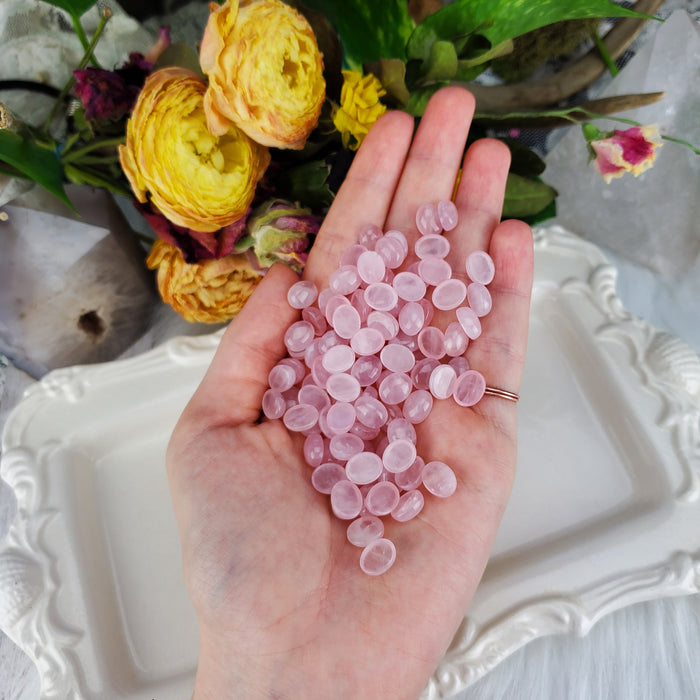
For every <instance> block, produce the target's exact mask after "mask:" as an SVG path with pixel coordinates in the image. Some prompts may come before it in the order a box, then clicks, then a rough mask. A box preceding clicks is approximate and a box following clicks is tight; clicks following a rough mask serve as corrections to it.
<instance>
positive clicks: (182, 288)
mask: <svg viewBox="0 0 700 700" xmlns="http://www.w3.org/2000/svg"><path fill="white" fill-rule="evenodd" d="M146 263H147V264H148V267H150V268H151V269H152V270H158V273H157V281H158V291H159V292H160V295H161V297H162V298H163V301H165V302H166V303H168V304H170V306H172V307H173V309H175V311H177V312H178V313H179V314H180V315H181V316H182V317H183V318H184V319H186V320H187V321H199V322H202V323H220V322H222V321H228V320H229V319H231V318H233V317H234V316H235V315H236V314H237V313H238V312H239V311H240V310H241V309H242V308H243V305H244V304H245V303H246V301H248V297H249V296H250V295H251V294H252V293H253V290H254V289H255V287H257V285H258V282H260V280H261V279H262V275H261V274H260V273H259V272H257V271H256V270H254V269H253V267H252V266H251V265H250V263H249V262H248V258H247V257H246V256H245V255H237V254H235V253H233V254H231V255H226V256H224V257H223V258H218V259H210V260H200V261H199V262H196V263H192V264H189V263H186V262H185V260H184V258H183V257H182V253H181V252H180V249H179V248H177V247H176V246H174V245H171V244H170V243H166V242H165V241H163V240H161V239H160V238H159V239H157V240H156V241H155V243H154V244H153V248H152V249H151V253H150V255H149V256H148V259H147V261H146Z"/></svg>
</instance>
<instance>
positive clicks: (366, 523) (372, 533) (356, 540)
mask: <svg viewBox="0 0 700 700" xmlns="http://www.w3.org/2000/svg"><path fill="white" fill-rule="evenodd" d="M383 534H384V523H383V522H382V521H381V520H380V519H379V518H378V517H377V516H376V515H362V516H360V517H359V518H358V519H357V520H353V521H352V522H351V523H350V524H349V525H348V529H347V537H348V542H350V544H354V545H355V546H356V547H366V546H367V545H368V544H369V543H370V542H372V541H373V540H378V539H379V538H380V537H381V536H382V535H383Z"/></svg>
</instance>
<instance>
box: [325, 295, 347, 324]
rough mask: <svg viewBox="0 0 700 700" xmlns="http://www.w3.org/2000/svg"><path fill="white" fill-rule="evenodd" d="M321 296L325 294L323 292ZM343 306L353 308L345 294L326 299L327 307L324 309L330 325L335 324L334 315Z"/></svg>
mask: <svg viewBox="0 0 700 700" xmlns="http://www.w3.org/2000/svg"><path fill="white" fill-rule="evenodd" d="M324 291H325V290H324ZM321 294H323V292H321ZM341 306H351V304H350V300H349V299H348V298H347V297H346V296H345V295H343V294H336V293H334V294H332V295H331V296H330V297H328V298H327V299H326V305H325V307H324V309H323V314H324V316H325V317H326V321H328V323H332V322H333V314H334V313H335V312H336V311H337V310H338V308H339V307H341Z"/></svg>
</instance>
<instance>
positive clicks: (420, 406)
mask: <svg viewBox="0 0 700 700" xmlns="http://www.w3.org/2000/svg"><path fill="white" fill-rule="evenodd" d="M432 410H433V395H432V394H431V393H430V392H429V391H426V390H425V389H418V390H416V391H413V392H411V394H410V396H409V397H408V398H407V399H406V400H405V401H404V403H403V417H404V418H405V419H406V420H407V421H408V422H409V423H416V424H417V423H422V422H423V421H424V420H425V419H426V418H427V417H428V416H429V415H430V411H432Z"/></svg>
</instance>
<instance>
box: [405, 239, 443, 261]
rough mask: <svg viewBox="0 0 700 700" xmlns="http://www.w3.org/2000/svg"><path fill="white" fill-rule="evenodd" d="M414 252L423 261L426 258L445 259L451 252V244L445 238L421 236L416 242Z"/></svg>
mask: <svg viewBox="0 0 700 700" xmlns="http://www.w3.org/2000/svg"><path fill="white" fill-rule="evenodd" d="M413 250H414V251H415V253H416V255H417V256H418V257H419V258H420V259H421V260H423V259H425V258H444V257H446V256H447V254H448V253H449V252H450V242H449V241H448V240H447V238H445V237H444V236H440V235H436V234H429V235H427V236H421V237H420V238H419V239H418V240H417V241H416V245H415V246H414V248H413Z"/></svg>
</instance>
